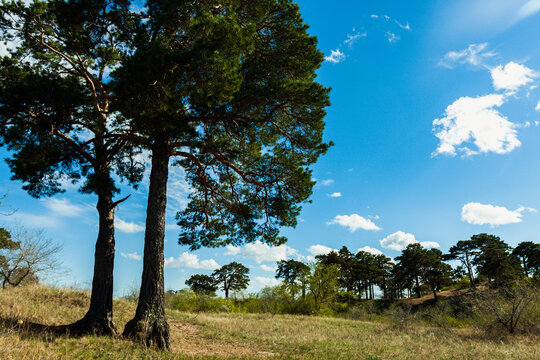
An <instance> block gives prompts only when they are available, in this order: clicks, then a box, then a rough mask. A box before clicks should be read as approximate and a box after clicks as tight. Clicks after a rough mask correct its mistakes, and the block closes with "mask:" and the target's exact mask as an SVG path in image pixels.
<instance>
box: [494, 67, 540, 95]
mask: <svg viewBox="0 0 540 360" xmlns="http://www.w3.org/2000/svg"><path fill="white" fill-rule="evenodd" d="M490 71H491V78H492V79H493V87H494V88H495V90H506V91H508V92H510V93H514V92H516V91H517V90H518V89H519V88H520V87H522V86H524V85H527V84H529V83H531V82H533V79H534V78H535V77H537V74H536V73H535V72H534V71H533V70H531V69H529V68H528V67H526V66H524V65H521V64H516V63H515V62H513V61H511V62H509V63H508V64H506V65H505V66H502V65H499V66H497V67H494V68H492V69H491V70H490Z"/></svg>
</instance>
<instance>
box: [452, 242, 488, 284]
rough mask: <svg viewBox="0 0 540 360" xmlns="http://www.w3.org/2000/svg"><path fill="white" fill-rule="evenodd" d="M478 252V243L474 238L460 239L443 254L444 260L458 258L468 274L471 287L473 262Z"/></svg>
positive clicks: (472, 282)
mask: <svg viewBox="0 0 540 360" xmlns="http://www.w3.org/2000/svg"><path fill="white" fill-rule="evenodd" d="M479 254H480V244H479V242H478V241H476V240H460V241H458V243H457V244H456V245H454V246H452V247H451V248H450V250H449V252H448V254H446V255H444V258H443V259H444V260H445V261H447V260H460V261H461V263H462V264H463V266H464V267H465V269H466V270H467V275H468V276H469V281H470V282H471V287H472V288H473V289H474V288H475V284H474V281H475V279H474V263H475V259H476V257H477V256H478V255H479Z"/></svg>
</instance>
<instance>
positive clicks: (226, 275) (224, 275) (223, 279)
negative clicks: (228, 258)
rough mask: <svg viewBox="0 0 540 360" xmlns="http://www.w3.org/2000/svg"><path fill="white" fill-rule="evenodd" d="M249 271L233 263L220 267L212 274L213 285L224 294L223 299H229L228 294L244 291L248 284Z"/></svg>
mask: <svg viewBox="0 0 540 360" xmlns="http://www.w3.org/2000/svg"><path fill="white" fill-rule="evenodd" d="M248 273H249V269H248V268H247V267H245V266H244V265H242V264H240V263H237V262H236V261H233V262H232V263H230V264H227V265H224V266H222V267H221V268H220V269H217V270H215V271H214V272H213V273H212V277H213V278H214V284H216V285H219V284H221V286H220V289H221V290H223V291H224V292H225V298H226V299H228V298H229V292H230V291H231V290H232V291H238V290H244V289H246V288H247V286H248V284H249V276H248Z"/></svg>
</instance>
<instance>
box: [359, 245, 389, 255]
mask: <svg viewBox="0 0 540 360" xmlns="http://www.w3.org/2000/svg"><path fill="white" fill-rule="evenodd" d="M359 251H365V252H367V253H370V254H373V255H383V252H382V251H381V250H379V249H376V248H372V247H371V246H364V247H361V248H359V249H358V250H357V251H356V252H359Z"/></svg>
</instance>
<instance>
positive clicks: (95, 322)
mask: <svg viewBox="0 0 540 360" xmlns="http://www.w3.org/2000/svg"><path fill="white" fill-rule="evenodd" d="M65 329H66V332H67V333H69V334H70V335H73V336H84V335H102V336H111V337H112V336H115V335H117V331H116V326H115V325H114V322H113V321H112V316H96V315H92V314H91V313H88V314H86V315H85V316H84V317H83V318H82V319H81V320H79V321H76V322H74V323H73V324H70V325H66V327H65Z"/></svg>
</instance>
